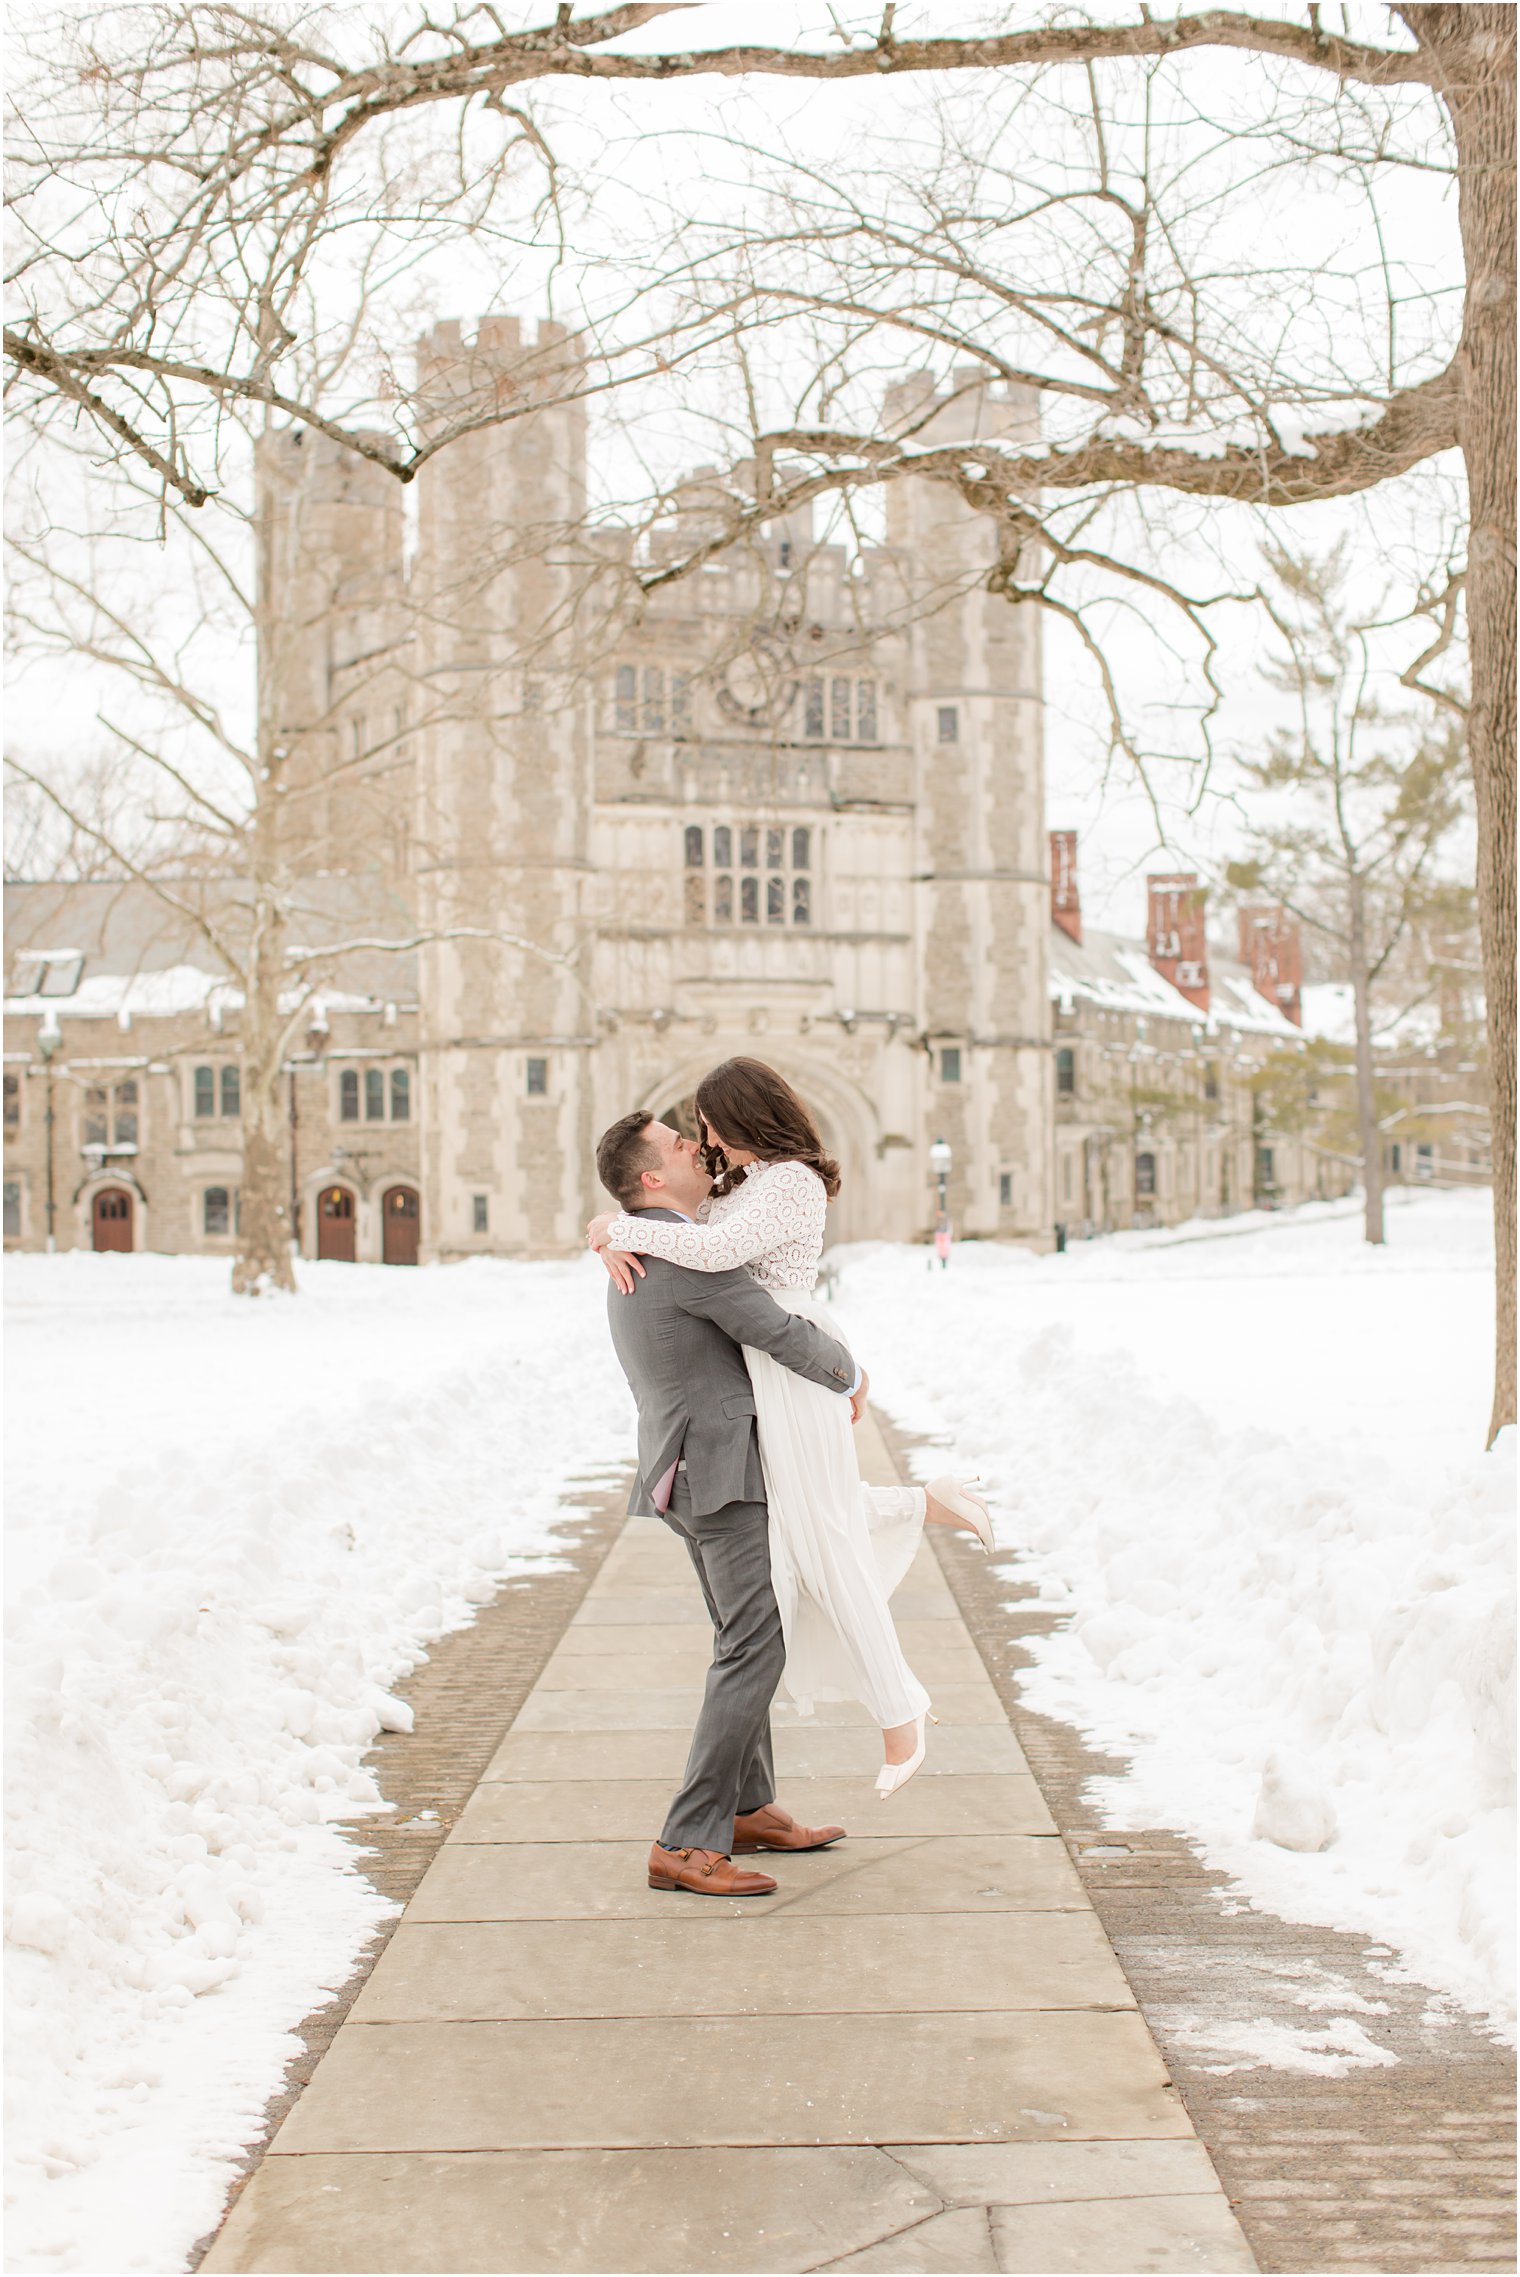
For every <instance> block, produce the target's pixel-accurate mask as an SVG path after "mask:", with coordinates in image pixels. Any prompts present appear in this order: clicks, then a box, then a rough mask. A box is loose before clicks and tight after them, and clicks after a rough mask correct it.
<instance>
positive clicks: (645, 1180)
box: [639, 1170, 665, 1186]
mask: <svg viewBox="0 0 1520 2277" xmlns="http://www.w3.org/2000/svg"><path fill="white" fill-rule="evenodd" d="M664 1183H665V1181H664V1179H663V1178H662V1177H661V1175H660V1173H659V1171H658V1170H641V1171H640V1172H639V1184H640V1185H641V1186H663V1185H664Z"/></svg>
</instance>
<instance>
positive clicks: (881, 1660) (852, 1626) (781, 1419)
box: [586, 1059, 992, 1800]
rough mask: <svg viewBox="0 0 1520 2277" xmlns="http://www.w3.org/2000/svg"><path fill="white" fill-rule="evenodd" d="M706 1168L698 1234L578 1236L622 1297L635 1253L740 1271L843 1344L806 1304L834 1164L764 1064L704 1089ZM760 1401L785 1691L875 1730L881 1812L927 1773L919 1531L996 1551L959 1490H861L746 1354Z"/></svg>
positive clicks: (839, 1411)
mask: <svg viewBox="0 0 1520 2277" xmlns="http://www.w3.org/2000/svg"><path fill="white" fill-rule="evenodd" d="M696 1104H697V1118H698V1125H699V1129H700V1132H701V1136H702V1140H703V1159H704V1161H705V1162H706V1165H707V1168H708V1170H709V1171H710V1172H711V1173H712V1175H713V1177H714V1180H715V1183H714V1186H713V1190H712V1194H711V1196H710V1198H709V1200H708V1202H707V1204H706V1205H705V1213H706V1214H705V1221H704V1222H703V1223H701V1224H691V1225H672V1224H669V1223H667V1222H664V1221H661V1220H655V1219H652V1218H647V1217H642V1216H638V1217H632V1216H629V1215H628V1214H627V1213H625V1212H619V1213H610V1212H609V1213H606V1214H604V1215H603V1216H601V1217H597V1218H593V1219H592V1221H591V1224H590V1225H589V1226H588V1227H587V1229H586V1238H587V1240H588V1241H589V1243H590V1244H591V1247H592V1248H593V1249H596V1250H598V1251H600V1252H601V1254H602V1258H603V1262H604V1263H605V1264H606V1266H607V1269H608V1271H609V1272H610V1273H611V1274H612V1275H613V1278H614V1279H615V1280H617V1281H618V1282H619V1284H620V1286H622V1287H623V1288H624V1289H625V1290H627V1289H631V1288H632V1286H633V1280H632V1275H633V1273H634V1272H642V1270H643V1268H642V1266H640V1265H638V1264H637V1262H636V1256H635V1254H634V1253H637V1254H639V1255H643V1256H648V1257H664V1258H666V1259H668V1260H669V1261H670V1263H671V1264H674V1265H685V1266H690V1267H694V1268H695V1269H696V1270H697V1271H698V1272H706V1273H722V1272H728V1271H731V1270H732V1269H733V1267H735V1266H736V1265H743V1266H747V1267H748V1269H749V1271H750V1272H752V1273H753V1274H754V1276H755V1278H756V1279H757V1280H758V1281H759V1282H760V1283H761V1285H762V1286H763V1287H764V1288H766V1289H768V1290H769V1292H770V1294H771V1295H772V1296H773V1297H774V1298H775V1299H776V1302H777V1303H778V1304H780V1305H784V1306H785V1307H786V1309H787V1310H788V1311H789V1312H800V1313H805V1314H806V1315H807V1317H808V1319H810V1320H813V1321H816V1322H817V1323H818V1324H819V1326H820V1327H822V1328H825V1329H826V1330H827V1331H828V1332H829V1334H830V1335H833V1336H838V1335H839V1334H840V1331H839V1329H838V1327H837V1325H836V1324H835V1322H834V1321H832V1320H831V1319H830V1317H829V1315H828V1313H827V1312H825V1311H824V1309H823V1307H822V1306H821V1305H820V1304H819V1303H818V1302H817V1300H816V1299H815V1298H814V1296H813V1293H812V1291H813V1285H814V1283H815V1281H816V1280H817V1278H818V1263H819V1259H820V1257H821V1256H822V1253H823V1225H824V1211H825V1207H826V1205H827V1203H828V1202H829V1201H831V1200H832V1199H833V1197H834V1195H835V1194H837V1193H838V1191H839V1165H838V1164H837V1163H836V1162H834V1161H833V1160H832V1159H831V1158H830V1157H829V1156H828V1155H827V1154H825V1153H824V1151H823V1146H822V1142H821V1141H820V1139H819V1136H818V1131H817V1128H816V1126H815V1124H814V1122H813V1118H812V1116H811V1115H810V1114H809V1113H808V1110H807V1108H806V1107H805V1106H804V1105H803V1103H802V1101H801V1100H800V1099H799V1098H798V1096H797V1094H796V1092H795V1091H794V1090H793V1089H792V1087H791V1085H790V1084H789V1083H788V1082H787V1081H786V1080H785V1078H784V1077H783V1076H780V1075H778V1074H777V1073H776V1071H775V1069H774V1068H772V1067H767V1066H766V1065H765V1064H764V1063H763V1061H760V1060H754V1059H730V1060H725V1061H724V1062H723V1064H722V1066H721V1067H715V1068H714V1069H713V1070H712V1073H711V1074H710V1075H706V1076H704V1077H703V1079H702V1082H701V1083H700V1084H699V1085H698V1087H697V1100H696ZM744 1357H745V1360H746V1362H747V1364H748V1367H749V1372H750V1378H751V1381H752V1382H753V1384H754V1387H755V1413H756V1417H757V1419H758V1424H759V1437H760V1459H761V1464H762V1466H763V1468H764V1472H765V1489H766V1500H767V1502H768V1504H769V1507H770V1521H771V1529H770V1530H771V1578H772V1582H773V1584H774V1587H775V1591H776V1602H777V1604H778V1605H779V1607H780V1609H781V1622H782V1627H783V1630H784V1631H785V1635H786V1648H787V1655H786V1677H785V1682H786V1688H787V1690H788V1691H789V1692H790V1694H791V1695H792V1698H793V1699H794V1700H795V1701H796V1703H797V1705H798V1707H799V1708H800V1709H801V1710H802V1712H803V1713H804V1714H808V1713H810V1712H811V1709H812V1705H813V1702H814V1701H815V1700H819V1699H851V1700H859V1701H861V1702H862V1703H863V1704H864V1705H865V1706H866V1707H867V1708H868V1709H869V1710H870V1712H871V1714H872V1715H873V1716H874V1717H875V1719H876V1721H877V1723H878V1724H879V1725H880V1727H881V1734H882V1747H883V1752H884V1755H885V1758H886V1760H885V1762H884V1763H883V1765H882V1768H881V1772H880V1774H879V1776H878V1778H877V1781H876V1787H877V1792H878V1794H880V1795H881V1797H882V1798H883V1800H885V1799H886V1797H887V1796H889V1795H893V1794H895V1793H896V1792H897V1790H898V1789H899V1788H900V1787H902V1786H905V1785H906V1783H907V1781H908V1780H909V1779H911V1778H912V1776H913V1774H914V1772H915V1771H916V1770H917V1769H918V1767H919V1765H920V1764H921V1763H922V1762H923V1759H924V1723H925V1719H926V1717H928V1718H929V1720H930V1721H931V1722H932V1721H933V1720H934V1719H933V1718H932V1717H929V1695H928V1693H927V1692H926V1691H925V1690H924V1688H923V1686H922V1684H920V1683H919V1681H918V1679H917V1677H916V1676H915V1675H914V1674H913V1671H912V1669H911V1668H909V1666H908V1663H907V1661H906V1660H905V1659H904V1657H903V1651H902V1647H901V1645H900V1644H899V1643H898V1641H897V1631H896V1629H895V1627H894V1626H893V1622H892V1615H891V1611H890V1609H889V1607H888V1604H887V1599H888V1597H889V1596H890V1595H891V1592H892V1591H893V1589H895V1588H896V1586H897V1584H898V1582H899V1581H900V1580H901V1579H902V1577H903V1575H904V1574H905V1573H906V1572H907V1570H908V1567H909V1566H910V1565H911V1564H912V1562H913V1555H914V1552H915V1550H916V1549H917V1547H918V1539H919V1534H920V1532H921V1530H922V1527H923V1525H924V1522H925V1520H926V1519H927V1520H929V1521H930V1522H931V1523H933V1524H937V1525H944V1526H966V1527H969V1528H970V1530H971V1532H972V1533H974V1534H975V1535H976V1536H977V1538H978V1540H979V1541H980V1542H981V1544H982V1546H983V1548H984V1549H988V1550H990V1549H991V1547H992V1529H991V1525H990V1522H989V1520H988V1517H987V1511H986V1506H985V1504H983V1503H982V1502H981V1501H980V1499H979V1498H978V1497H976V1496H974V1495H968V1494H967V1493H966V1492H965V1491H964V1490H963V1489H962V1488H961V1487H960V1486H959V1485H957V1483H956V1481H955V1480H954V1479H949V1478H943V1479H935V1480H934V1481H933V1482H932V1484H931V1485H930V1486H929V1487H927V1488H923V1487H899V1488H870V1487H866V1486H863V1485H862V1483H861V1478H860V1470H859V1466H858V1464H857V1462H856V1459H855V1444H854V1439H853V1437H852V1435H851V1430H850V1418H849V1413H848V1408H847V1404H846V1402H845V1401H844V1400H842V1399H840V1398H839V1397H838V1396H837V1394H835V1393H832V1392H829V1391H826V1390H825V1389H824V1388H823V1387H822V1386H821V1385H818V1384H812V1383H808V1382H806V1381H805V1380H804V1379H803V1378H802V1377H801V1376H798V1375H795V1374H794V1373H793V1372H792V1371H791V1370H789V1369H786V1368H782V1367H779V1366H778V1365H777V1363H776V1362H775V1361H774V1360H772V1359H771V1358H770V1356H769V1355H768V1354H767V1353H764V1352H755V1351H751V1350H750V1349H749V1348H748V1347H746V1349H745V1354H744Z"/></svg>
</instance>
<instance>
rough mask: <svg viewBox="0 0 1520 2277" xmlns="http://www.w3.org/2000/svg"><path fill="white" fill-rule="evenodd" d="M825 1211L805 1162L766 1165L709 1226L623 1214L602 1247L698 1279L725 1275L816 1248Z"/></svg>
mask: <svg viewBox="0 0 1520 2277" xmlns="http://www.w3.org/2000/svg"><path fill="white" fill-rule="evenodd" d="M826 1207H827V1202H826V1197H825V1195H824V1191H823V1180H822V1179H821V1178H820V1177H819V1176H818V1174H817V1172H816V1171H813V1170H809V1168H808V1167H807V1164H806V1163H805V1162H768V1163H766V1164H765V1166H764V1169H763V1170H762V1171H759V1172H754V1173H752V1174H751V1175H750V1176H749V1177H748V1178H747V1179H746V1180H745V1182H744V1185H743V1186H742V1187H741V1189H740V1191H739V1193H738V1195H737V1197H736V1198H735V1200H734V1203H733V1206H732V1207H731V1208H729V1209H726V1210H725V1211H724V1213H723V1215H722V1217H720V1218H715V1219H713V1221H712V1222H711V1223H710V1224H708V1225H669V1224H667V1223H666V1222H665V1221H664V1220H663V1219H656V1218H646V1217H630V1216H629V1215H628V1214H627V1212H626V1211H624V1212H620V1213H619V1215H618V1216H617V1217H615V1218H614V1219H613V1221H612V1223H611V1225H610V1226H609V1227H608V1228H607V1243H608V1247H609V1248H612V1249H632V1250H635V1251H637V1253H638V1254H639V1255H640V1256H641V1257H664V1258H666V1259H668V1261H669V1262H670V1263H671V1264H672V1265H691V1266H694V1267H695V1268H696V1270H697V1271H698V1272H699V1273H728V1272H731V1271H732V1270H733V1268H734V1267H735V1266H736V1265H752V1264H753V1263H754V1262H755V1261H756V1259H757V1258H762V1257H769V1256H770V1255H771V1254H772V1253H773V1252H774V1251H775V1250H778V1249H782V1248H787V1247H790V1246H791V1245H792V1244H794V1243H797V1242H809V1241H811V1242H812V1243H813V1244H814V1245H815V1246H816V1247H821V1245H822V1239H823V1219H824V1211H825V1208H826Z"/></svg>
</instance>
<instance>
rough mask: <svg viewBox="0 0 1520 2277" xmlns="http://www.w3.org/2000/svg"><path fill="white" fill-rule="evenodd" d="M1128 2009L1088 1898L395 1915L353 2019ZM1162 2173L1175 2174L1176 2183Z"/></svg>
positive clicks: (1127, 1992) (394, 2020)
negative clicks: (749, 1909) (461, 1917)
mask: <svg viewBox="0 0 1520 2277" xmlns="http://www.w3.org/2000/svg"><path fill="white" fill-rule="evenodd" d="M989 1998H995V1999H996V2000H997V2002H998V2004H999V2005H1000V2006H1001V2007H1003V2008H1007V2009H1026V2008H1027V2009H1033V2008H1084V2007H1085V2008H1097V2007H1113V2008H1128V2007H1131V2006H1133V2001H1132V1999H1131V1995H1130V1990H1129V1986H1128V1984H1127V1983H1126V1981H1125V1977H1124V1972H1123V1970H1122V1969H1121V1968H1120V1967H1119V1964H1118V1962H1117V1961H1116V1960H1115V1959H1114V1955H1113V1949H1112V1947H1111V1946H1110V1945H1109V1942H1108V1939H1107V1938H1106V1937H1105V1936H1104V1935H1103V1932H1102V1930H1101V1929H1100V1928H1099V1927H1098V1924H1097V1922H1096V1921H1095V1920H1094V1919H1093V1917H1092V1915H1091V1914H1088V1913H957V1914H941V1915H935V1916H934V1917H932V1918H929V1919H926V1918H925V1917H924V1916H923V1915H922V1914H918V1913H914V1914H900V1915H885V1916H884V1915H880V1914H876V1915H871V1916H869V1917H867V1918H864V1919H860V1918H852V1917H850V1916H848V1915H845V1916H835V1917H833V1918H827V1917H825V1918H820V1917H819V1916H818V1915H817V1914H816V1913H804V1914H797V1913H795V1912H786V1911H781V1912H771V1913H768V1914H763V1915H762V1914H754V1913H750V1914H740V1915H739V1916H738V1917H737V1918H735V1916H734V1915H733V1914H731V1913H730V1912H729V1910H728V1908H727V1907H725V1908H723V1910H722V1912H721V1914H720V1915H719V1917H718V1918H717V1919H716V1920H714V1919H712V1918H710V1917H709V1915H708V1914H694V1912H693V1909H692V1908H690V1907H686V1908H682V1909H680V1917H679V1918H667V1919H666V1920H663V1921H653V1920H647V1921H645V1920H641V1921H605V1920H603V1921H510V1922H480V1921H468V1922H448V1923H431V1924H430V1923H426V1922H423V1921H421V1920H420V1919H409V1920H407V1921H405V1922H403V1923H402V1924H401V1926H400V1928H398V1929H397V1930H396V1931H395V1933H394V1935H393V1936H392V1937H391V1939H390V1942H389V1943H388V1944H387V1946H386V1948H385V1951H384V1953H383V1954H382V1955H381V1957H380V1959H379V1961H378V1962H377V1963H376V1965H375V1969H374V1971H373V1973H372V1975H371V1976H370V1979H369V1982H368V1983H367V1984H366V1985H365V1987H364V1990H363V1991H362V1992H361V1993H360V1995H359V1998H358V2000H357V2002H356V2003H355V2005H354V2009H353V2014H354V2016H355V2017H356V2018H357V2019H358V2020H359V2021H360V2022H361V2023H368V2024H390V2023H416V2022H421V2021H424V2020H426V2019H427V2018H429V2017H432V2018H435V2019H439V2020H442V2021H444V2022H449V2021H462V2022H477V2021H481V2020H485V2021H488V2022H493V2021H494V2022H508V2021H510V2020H511V2019H513V2018H515V2017H524V2016H527V2017H534V2016H805V2015H817V2014H828V2015H871V2014H906V2013H908V2012H911V2011H925V2012H927V2011H948V2010H951V2009H966V2010H973V2011H975V2010H980V2009H982V2008H984V2007H985V2006H986V2004H987V2001H988V1999H989ZM1174 2186H1175V2185H1174Z"/></svg>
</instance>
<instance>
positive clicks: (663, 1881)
mask: <svg viewBox="0 0 1520 2277" xmlns="http://www.w3.org/2000/svg"><path fill="white" fill-rule="evenodd" d="M649 1887H650V1888H651V1889H652V1890H690V1891H691V1893H692V1895H693V1896H694V1897H769V1896H770V1894H771V1892H772V1890H773V1889H774V1888H775V1887H776V1885H775V1882H774V1881H773V1880H772V1879H771V1876H770V1875H769V1874H757V1873H755V1872H754V1871H753V1870H752V1869H751V1868H750V1867H747V1866H736V1865H735V1864H734V1862H733V1860H732V1858H725V1857H724V1855H723V1852H722V1851H721V1850H666V1849H665V1848H664V1847H663V1845H662V1844H660V1843H658V1842H656V1843H654V1844H652V1845H651V1848H650V1852H649Z"/></svg>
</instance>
